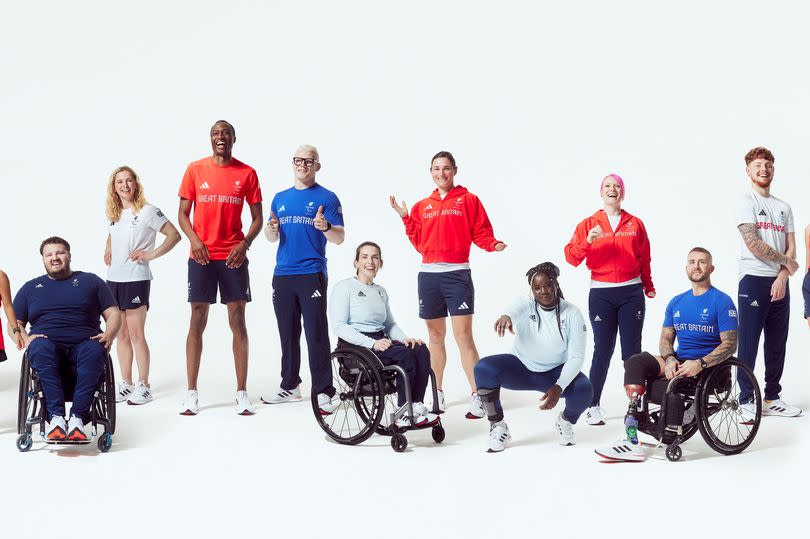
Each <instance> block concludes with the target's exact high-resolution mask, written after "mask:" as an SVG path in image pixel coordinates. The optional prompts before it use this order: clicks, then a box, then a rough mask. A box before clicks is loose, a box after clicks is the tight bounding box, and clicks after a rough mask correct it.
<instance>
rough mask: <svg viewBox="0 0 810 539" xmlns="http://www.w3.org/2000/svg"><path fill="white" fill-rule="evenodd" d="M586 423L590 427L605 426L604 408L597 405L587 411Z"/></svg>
mask: <svg viewBox="0 0 810 539" xmlns="http://www.w3.org/2000/svg"><path fill="white" fill-rule="evenodd" d="M585 422H586V423H587V424H588V425H604V424H605V412H603V411H602V407H601V406H599V405H598V404H597V405H596V406H591V407H590V408H588V409H587V410H585Z"/></svg>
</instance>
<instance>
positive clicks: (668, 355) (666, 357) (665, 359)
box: [661, 352, 678, 363]
mask: <svg viewBox="0 0 810 539" xmlns="http://www.w3.org/2000/svg"><path fill="white" fill-rule="evenodd" d="M671 357H673V358H675V361H678V356H676V355H675V354H674V353H671V352H670V353H669V354H667V355H665V356H664V357H662V358H661V359H663V360H664V363H666V362H667V360H668V359H669V358H671Z"/></svg>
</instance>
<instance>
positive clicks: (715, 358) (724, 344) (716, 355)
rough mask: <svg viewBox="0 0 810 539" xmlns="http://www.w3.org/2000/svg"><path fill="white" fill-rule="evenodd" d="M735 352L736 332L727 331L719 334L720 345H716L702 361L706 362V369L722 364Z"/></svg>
mask: <svg viewBox="0 0 810 539" xmlns="http://www.w3.org/2000/svg"><path fill="white" fill-rule="evenodd" d="M736 351H737V331H736V330H729V331H721V332H720V344H718V345H717V348H715V349H714V350H712V351H711V352H710V353H709V354H707V355H706V357H704V358H703V361H705V362H706V366H707V367H713V366H714V365H717V364H718V363H722V362H723V361H725V360H727V359H728V358H730V357H731V355H732V354H733V353H734V352H736Z"/></svg>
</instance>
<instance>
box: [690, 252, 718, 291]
mask: <svg viewBox="0 0 810 539" xmlns="http://www.w3.org/2000/svg"><path fill="white" fill-rule="evenodd" d="M713 271H714V266H713V265H712V257H711V255H709V254H707V253H703V252H700V251H691V252H690V253H689V255H688V256H687V257H686V276H687V277H689V280H690V281H692V282H693V283H705V282H707V281H708V280H709V279H710V278H711V275H712V272H713Z"/></svg>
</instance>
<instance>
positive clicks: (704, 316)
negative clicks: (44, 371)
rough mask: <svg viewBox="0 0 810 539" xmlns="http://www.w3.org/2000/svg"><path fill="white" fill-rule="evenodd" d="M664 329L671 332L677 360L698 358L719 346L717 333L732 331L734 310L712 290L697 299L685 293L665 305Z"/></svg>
mask: <svg viewBox="0 0 810 539" xmlns="http://www.w3.org/2000/svg"><path fill="white" fill-rule="evenodd" d="M664 327H672V328H675V338H676V339H677V341H678V348H677V349H676V350H675V354H676V355H677V356H678V359H680V360H681V361H683V360H685V359H698V358H702V357H704V356H706V355H707V354H709V353H711V351H712V350H714V349H715V348H717V346H718V345H719V344H720V332H721V331H736V329H737V307H735V305H734V301H732V299H731V298H730V297H729V296H728V294H724V293H723V292H721V291H719V290H718V289H716V288H715V287H713V286H712V287H711V288H709V289H708V290H707V291H706V292H704V293H703V294H701V295H700V296H695V295H693V294H692V291H691V290H687V291H686V292H684V293H683V294H679V295H677V296H675V297H674V298H672V301H670V302H669V304H668V305H667V310H666V312H665V313H664Z"/></svg>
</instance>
